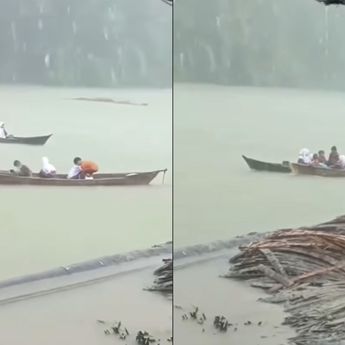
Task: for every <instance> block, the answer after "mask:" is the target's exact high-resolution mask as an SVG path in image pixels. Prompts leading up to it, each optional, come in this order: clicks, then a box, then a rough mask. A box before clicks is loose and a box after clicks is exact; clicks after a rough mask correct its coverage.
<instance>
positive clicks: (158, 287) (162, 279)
mask: <svg viewBox="0 0 345 345" xmlns="http://www.w3.org/2000/svg"><path fill="white" fill-rule="evenodd" d="M163 262H164V265H163V266H161V267H159V268H158V269H157V270H155V271H154V275H156V276H157V278H156V279H155V280H154V282H153V286H152V287H151V288H149V289H147V290H149V291H160V292H164V293H172V292H173V261H172V259H163Z"/></svg>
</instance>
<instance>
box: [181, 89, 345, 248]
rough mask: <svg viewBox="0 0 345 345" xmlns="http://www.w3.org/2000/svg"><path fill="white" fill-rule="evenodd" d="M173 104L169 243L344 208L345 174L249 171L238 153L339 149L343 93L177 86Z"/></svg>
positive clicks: (281, 156) (308, 220) (279, 154)
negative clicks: (329, 176)
mask: <svg viewBox="0 0 345 345" xmlns="http://www.w3.org/2000/svg"><path fill="white" fill-rule="evenodd" d="M174 104H175V109H174V124H175V127H174V140H175V150H174V157H175V160H174V167H175V180H174V182H175V184H174V186H175V194H174V195H175V197H174V220H175V223H174V241H175V247H180V246H185V245H190V244H196V243H204V242H210V241H214V240H221V239H229V238H232V237H233V236H236V235H240V234H245V233H248V232H250V231H258V232H264V231H268V230H275V229H277V228H283V227H290V226H300V225H312V224H315V223H319V222H323V221H327V220H330V219H331V218H333V217H336V216H338V215H341V214H344V213H345V179H341V178H340V179H327V178H322V177H313V176H295V175H293V174H277V173H265V172H254V171H250V170H249V168H248V166H247V165H246V163H245V162H244V161H243V159H242V157H241V155H242V154H245V155H247V156H249V157H253V158H257V159H261V160H265V161H272V162H282V161H283V160H290V161H296V160H297V155H298V152H299V150H300V149H301V148H303V147H307V148H309V149H310V150H313V151H314V152H316V151H318V150H319V149H324V150H326V151H327V153H328V151H329V149H330V147H331V146H332V145H337V147H338V150H339V152H340V153H345V94H344V93H336V92H327V91H308V90H293V89H270V88H266V89H264V88H248V87H243V88H241V87H222V86H212V85H204V86H200V85H177V86H176V87H175V91H174Z"/></svg>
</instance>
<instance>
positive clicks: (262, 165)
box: [242, 155, 291, 173]
mask: <svg viewBox="0 0 345 345" xmlns="http://www.w3.org/2000/svg"><path fill="white" fill-rule="evenodd" d="M242 157H243V159H244V160H245V161H246V163H247V164H248V166H249V168H250V169H253V170H258V171H270V172H279V173H291V167H290V163H289V162H286V161H284V162H282V163H269V162H262V161H258V160H256V159H252V158H248V157H246V156H244V155H242Z"/></svg>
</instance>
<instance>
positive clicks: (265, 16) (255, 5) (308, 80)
mask: <svg viewBox="0 0 345 345" xmlns="http://www.w3.org/2000/svg"><path fill="white" fill-rule="evenodd" d="M174 23H175V25H174V26H175V28H174V29H175V31H174V40H175V47H174V59H175V80H176V81H187V82H197V83H198V82H211V83H221V84H225V85H250V86H282V87H305V88H319V87H322V88H336V89H345V39H344V23H345V6H328V7H326V6H324V4H322V3H319V2H317V1H315V0H289V1H286V0H251V1H243V0H214V1H200V0H184V1H178V2H177V3H175V12H174Z"/></svg>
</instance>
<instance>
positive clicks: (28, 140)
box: [0, 134, 52, 145]
mask: <svg viewBox="0 0 345 345" xmlns="http://www.w3.org/2000/svg"><path fill="white" fill-rule="evenodd" d="M51 136H52V134H49V135H44V136H40V137H15V136H9V137H7V138H0V143H2V144H24V145H44V144H45V143H46V142H47V141H48V139H49V138H50V137H51Z"/></svg>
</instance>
